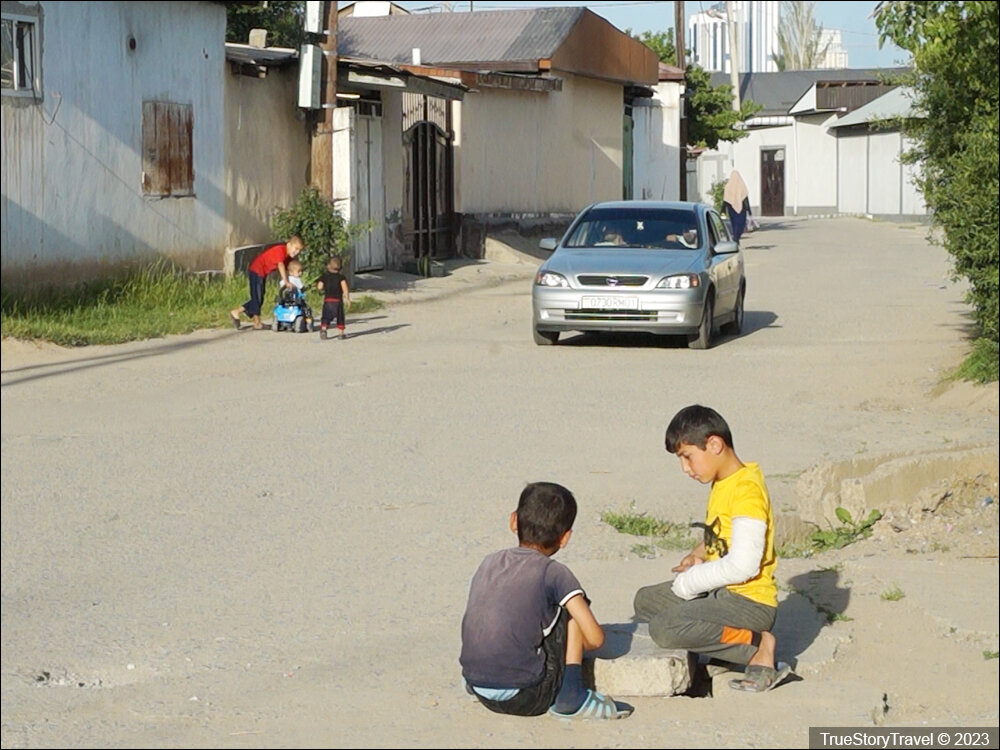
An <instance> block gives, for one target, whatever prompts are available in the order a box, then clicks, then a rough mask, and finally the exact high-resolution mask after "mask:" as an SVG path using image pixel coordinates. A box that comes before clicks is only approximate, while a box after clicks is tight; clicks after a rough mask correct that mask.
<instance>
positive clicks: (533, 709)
mask: <svg viewBox="0 0 1000 750" xmlns="http://www.w3.org/2000/svg"><path fill="white" fill-rule="evenodd" d="M568 627H569V613H568V612H566V610H565V609H564V610H563V611H562V613H561V614H560V615H559V620H558V621H557V622H556V624H555V627H553V628H552V631H551V632H550V633H549V634H548V636H546V638H545V640H544V641H542V650H543V651H544V652H545V672H544V673H543V674H542V679H541V680H540V681H539V682H538V683H537V684H535V685H531V686H530V687H523V688H521V689H520V690H519V691H518V692H517V695H515V696H514V697H513V698H511V699H510V700H506V701H493V700H490V699H489V698H484V697H483V696H481V695H479V694H478V693H476V692H475V691H472V690H471V689H470V692H472V694H473V695H474V696H476V698H478V699H479V702H480V703H482V704H483V705H484V706H486V708H488V709H489V710H490V711H495V712H496V713H498V714H514V715H515V716H539V715H541V714H544V713H545V712H546V711H548V710H549V708H550V707H551V706H552V704H553V703H555V702H556V696H557V695H558V694H559V688H561V687H562V681H563V674H565V672H566V631H567V629H568Z"/></svg>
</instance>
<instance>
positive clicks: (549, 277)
mask: <svg viewBox="0 0 1000 750" xmlns="http://www.w3.org/2000/svg"><path fill="white" fill-rule="evenodd" d="M535 283H536V284H537V285H538V286H566V287H568V286H569V282H568V281H566V277H565V276H563V275H562V274H561V273H555V272H553V271H539V272H538V276H536V277H535Z"/></svg>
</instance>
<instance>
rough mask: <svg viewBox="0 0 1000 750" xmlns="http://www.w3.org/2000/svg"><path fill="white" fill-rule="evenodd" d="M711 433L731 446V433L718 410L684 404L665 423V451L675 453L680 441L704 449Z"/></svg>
mask: <svg viewBox="0 0 1000 750" xmlns="http://www.w3.org/2000/svg"><path fill="white" fill-rule="evenodd" d="M712 435H716V436H718V437H720V438H722V440H723V441H724V442H725V444H726V445H727V446H729V447H730V448H732V447H733V433H732V432H730V430H729V425H728V424H726V420H724V419H723V418H722V416H721V415H720V414H719V412H717V411H716V410H715V409H710V408H709V407H707V406H701V405H700V404H693V405H692V406H685V407H684V408H683V409H681V410H680V411H679V412H677V413H676V414H675V415H674V418H673V419H671V420H670V424H669V425H667V436H666V440H665V442H666V445H667V452H668V453H677V450H678V449H679V448H680V446H681V443H686V444H687V445H694V446H696V447H698V448H700V449H702V450H705V446H706V445H707V444H708V439H709V438H710V437H712Z"/></svg>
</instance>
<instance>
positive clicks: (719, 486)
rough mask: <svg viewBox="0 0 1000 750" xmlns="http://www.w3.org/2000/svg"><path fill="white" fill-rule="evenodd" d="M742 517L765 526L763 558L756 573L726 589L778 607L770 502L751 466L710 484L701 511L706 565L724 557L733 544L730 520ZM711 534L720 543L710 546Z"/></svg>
mask: <svg viewBox="0 0 1000 750" xmlns="http://www.w3.org/2000/svg"><path fill="white" fill-rule="evenodd" d="M738 516H745V517H747V518H755V519H757V520H759V521H763V522H764V523H765V524H767V531H766V533H765V537H764V556H763V557H762V558H761V565H760V572H759V573H758V574H757V575H756V576H754V577H753V578H751V579H750V580H748V581H744V582H743V583H734V584H730V585H729V586H727V587H726V588H728V589H729V590H730V591H732V592H733V593H734V594H740V595H741V596H745V597H746V598H747V599H752V600H753V601H755V602H760V603H761V604H767V605H769V606H772V607H777V606H778V587H777V585H775V583H774V569H775V567H776V566H777V558H776V557H775V554H774V517H773V516H772V515H771V498H770V497H769V496H768V494H767V485H766V484H764V475H763V474H762V473H761V471H760V467H759V466H758V465H757V464H755V463H748V464H744V465H743V468H741V469H739V470H738V471H736V472H735V473H733V474H730V475H729V476H728V477H726V478H725V479H720V480H719V481H717V482H715V483H713V484H712V491H711V493H710V494H709V496H708V509H707V510H706V511H705V525H706V526H708V527H709V529H710V530H711V531H710V532H706V544H705V548H706V551H707V555H706V557H705V559H706V561H709V562H710V561H712V560H718V559H719V558H720V557H724V556H725V555H726V553H727V552H728V551H729V548H730V547H731V546H732V543H733V518H736V517H738ZM713 533H714V535H715V537H717V538H718V539H719V540H720V541H718V542H715V543H711V542H712V536H713Z"/></svg>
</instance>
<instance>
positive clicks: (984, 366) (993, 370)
mask: <svg viewBox="0 0 1000 750" xmlns="http://www.w3.org/2000/svg"><path fill="white" fill-rule="evenodd" d="M998 350H1000V346H998V344H997V342H996V341H990V340H989V339H987V338H979V339H976V340H975V341H974V342H973V344H972V351H970V352H969V355H968V356H967V357H966V358H965V360H964V361H963V362H962V364H960V365H959V366H958V368H957V369H956V370H955V372H954V373H953V375H952V377H951V379H954V380H968V381H970V382H973V383H982V384H985V383H995V382H996V381H997V373H998V371H1000V353H998Z"/></svg>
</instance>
